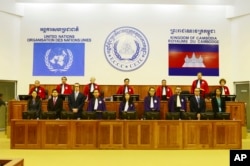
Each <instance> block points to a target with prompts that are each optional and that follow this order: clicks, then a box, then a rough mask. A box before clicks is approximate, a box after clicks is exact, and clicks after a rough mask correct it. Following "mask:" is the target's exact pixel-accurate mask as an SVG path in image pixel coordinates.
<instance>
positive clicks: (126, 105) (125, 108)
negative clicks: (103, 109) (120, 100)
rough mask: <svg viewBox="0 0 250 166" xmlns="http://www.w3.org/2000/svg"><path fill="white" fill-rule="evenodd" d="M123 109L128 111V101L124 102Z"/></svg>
mask: <svg viewBox="0 0 250 166" xmlns="http://www.w3.org/2000/svg"><path fill="white" fill-rule="evenodd" d="M124 111H128V101H126V103H125V107H124Z"/></svg>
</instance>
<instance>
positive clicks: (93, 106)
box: [87, 89, 106, 119]
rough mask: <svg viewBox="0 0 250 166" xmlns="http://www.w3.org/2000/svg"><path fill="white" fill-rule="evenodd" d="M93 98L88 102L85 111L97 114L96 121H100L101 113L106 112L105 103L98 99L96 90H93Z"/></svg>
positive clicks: (98, 95)
mask: <svg viewBox="0 0 250 166" xmlns="http://www.w3.org/2000/svg"><path fill="white" fill-rule="evenodd" d="M93 96H94V97H93V98H92V99H90V101H89V104H88V109H87V110H88V111H95V112H97V113H98V114H97V119H102V112H103V111H106V104H105V101H104V100H103V98H102V97H100V92H99V91H98V90H97V89H95V90H94V92H93Z"/></svg>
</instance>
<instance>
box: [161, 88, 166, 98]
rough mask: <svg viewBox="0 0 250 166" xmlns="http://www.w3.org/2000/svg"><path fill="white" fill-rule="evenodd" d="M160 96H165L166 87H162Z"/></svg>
mask: <svg viewBox="0 0 250 166" xmlns="http://www.w3.org/2000/svg"><path fill="white" fill-rule="evenodd" d="M162 95H163V96H165V95H166V87H165V86H164V87H162Z"/></svg>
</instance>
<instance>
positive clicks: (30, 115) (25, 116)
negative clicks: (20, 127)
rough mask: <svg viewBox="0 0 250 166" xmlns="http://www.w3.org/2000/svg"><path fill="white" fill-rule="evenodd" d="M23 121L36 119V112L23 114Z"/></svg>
mask: <svg viewBox="0 0 250 166" xmlns="http://www.w3.org/2000/svg"><path fill="white" fill-rule="evenodd" d="M22 118H23V119H36V118H37V117H36V112H35V111H26V112H22Z"/></svg>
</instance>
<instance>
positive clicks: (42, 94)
mask: <svg viewBox="0 0 250 166" xmlns="http://www.w3.org/2000/svg"><path fill="white" fill-rule="evenodd" d="M33 91H36V92H37V95H38V96H39V97H40V99H45V98H46V92H45V89H44V87H42V86H41V85H40V81H39V80H35V83H34V86H33V87H32V88H30V91H29V95H31V93H32V92H33Z"/></svg>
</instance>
